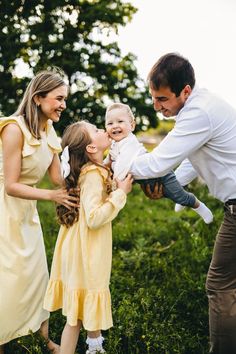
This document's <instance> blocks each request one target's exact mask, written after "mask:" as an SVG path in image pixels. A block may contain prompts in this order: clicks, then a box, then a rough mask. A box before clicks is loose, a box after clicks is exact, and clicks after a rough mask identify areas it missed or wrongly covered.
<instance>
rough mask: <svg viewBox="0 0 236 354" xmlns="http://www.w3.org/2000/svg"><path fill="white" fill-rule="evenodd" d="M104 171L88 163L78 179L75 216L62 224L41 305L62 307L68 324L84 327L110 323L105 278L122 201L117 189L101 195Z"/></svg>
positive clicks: (106, 280) (110, 324)
mask: <svg viewBox="0 0 236 354" xmlns="http://www.w3.org/2000/svg"><path fill="white" fill-rule="evenodd" d="M107 173H108V172H107V171H106V170H105V169H104V168H102V167H98V166H95V165H93V164H91V163H89V164H87V165H86V166H85V167H84V168H83V169H82V172H81V175H80V178H79V187H80V214H79V220H78V221H77V222H75V223H74V224H73V225H72V227H70V228H66V227H65V226H61V228H60V231H59V235H58V239H57V243H56V247H55V252H54V257H53V263H52V269H51V275H50V281H49V284H48V288H47V292H46V296H45V301H44V307H45V308H46V309H47V310H49V311H54V310H57V309H60V308H62V313H63V314H64V315H65V316H66V317H67V323H69V324H70V325H71V326H75V325H76V324H77V320H78V319H80V320H81V321H82V322H83V326H84V328H85V329H86V330H89V331H95V330H99V329H103V330H106V329H108V328H110V327H111V326H112V314H111V299H110V291H109V281H110V273H111V262H112V229H111V221H112V220H113V219H114V218H115V217H116V216H117V214H118V212H119V211H120V209H122V208H123V207H124V205H125V203H126V194H125V193H124V192H123V191H122V190H121V189H117V190H116V191H113V192H111V193H110V194H109V195H108V194H107V193H106V187H105V181H106V178H107Z"/></svg>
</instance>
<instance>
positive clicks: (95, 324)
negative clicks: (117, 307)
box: [44, 280, 113, 331]
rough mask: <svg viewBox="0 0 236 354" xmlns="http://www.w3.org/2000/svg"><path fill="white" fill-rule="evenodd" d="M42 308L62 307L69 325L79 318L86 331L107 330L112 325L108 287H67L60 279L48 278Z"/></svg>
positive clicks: (55, 308) (50, 309) (52, 309)
mask: <svg viewBox="0 0 236 354" xmlns="http://www.w3.org/2000/svg"><path fill="white" fill-rule="evenodd" d="M44 308H45V309H46V310H48V311H56V310H58V309H62V313H63V315H64V316H66V317H67V323H68V324H69V325H70V326H76V325H77V321H78V320H81V321H82V323H83V326H84V328H85V329H86V330H88V331H96V330H99V329H100V330H107V329H108V328H110V327H112V326H113V322H112V313H111V296H110V291H109V289H104V290H100V291H98V290H87V289H69V287H67V286H66V285H64V284H63V283H62V281H61V280H50V281H49V284H48V287H47V291H46V295H45V299H44Z"/></svg>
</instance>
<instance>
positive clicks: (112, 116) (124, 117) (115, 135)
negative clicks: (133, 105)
mask: <svg viewBox="0 0 236 354" xmlns="http://www.w3.org/2000/svg"><path fill="white" fill-rule="evenodd" d="M134 127H135V122H134V121H133V120H132V119H131V117H130V116H129V115H128V113H127V112H126V110H125V109H123V108H116V109H113V110H111V111H110V112H109V113H108V115H107V118H106V131H107V133H108V134H109V136H110V138H112V139H113V140H115V141H120V140H122V139H124V138H126V137H127V136H128V135H129V134H130V133H131V132H132V131H133V130H134Z"/></svg>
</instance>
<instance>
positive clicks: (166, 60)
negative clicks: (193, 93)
mask: <svg viewBox="0 0 236 354" xmlns="http://www.w3.org/2000/svg"><path fill="white" fill-rule="evenodd" d="M148 83H149V86H150V87H151V88H153V89H154V90H159V89H160V87H169V88H170V90H171V91H172V92H174V93H175V95H176V97H178V96H179V95H180V92H181V91H182V90H183V88H184V87H185V86H186V85H189V86H190V87H191V88H193V87H194V85H195V74H194V70H193V67H192V65H191V64H190V62H189V61H188V60H187V59H186V58H184V57H182V56H181V55H179V54H177V53H168V54H165V55H163V56H162V57H161V58H160V59H159V60H158V61H157V62H156V63H155V64H154V66H153V67H152V69H151V71H150V73H149V74H148Z"/></svg>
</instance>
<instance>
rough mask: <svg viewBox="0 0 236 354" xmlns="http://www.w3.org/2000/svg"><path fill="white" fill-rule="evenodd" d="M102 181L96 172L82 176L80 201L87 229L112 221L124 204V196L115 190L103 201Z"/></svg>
mask: <svg viewBox="0 0 236 354" xmlns="http://www.w3.org/2000/svg"><path fill="white" fill-rule="evenodd" d="M103 190H104V181H103V177H102V176H101V174H100V173H99V172H98V171H97V170H93V171H90V172H88V173H86V175H85V176H84V181H83V183H82V185H81V191H80V201H81V204H82V207H83V208H84V211H85V217H86V222H87V225H88V227H89V228H91V229H96V228H99V227H101V226H102V225H104V224H106V223H108V222H110V221H112V220H113V219H114V218H115V217H116V216H117V214H118V213H119V211H120V210H121V209H122V208H123V207H124V205H125V203H126V198H127V196H126V194H125V192H124V191H123V190H121V189H117V190H116V191H114V192H111V193H110V194H109V196H108V197H107V198H106V199H105V200H104V199H103Z"/></svg>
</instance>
